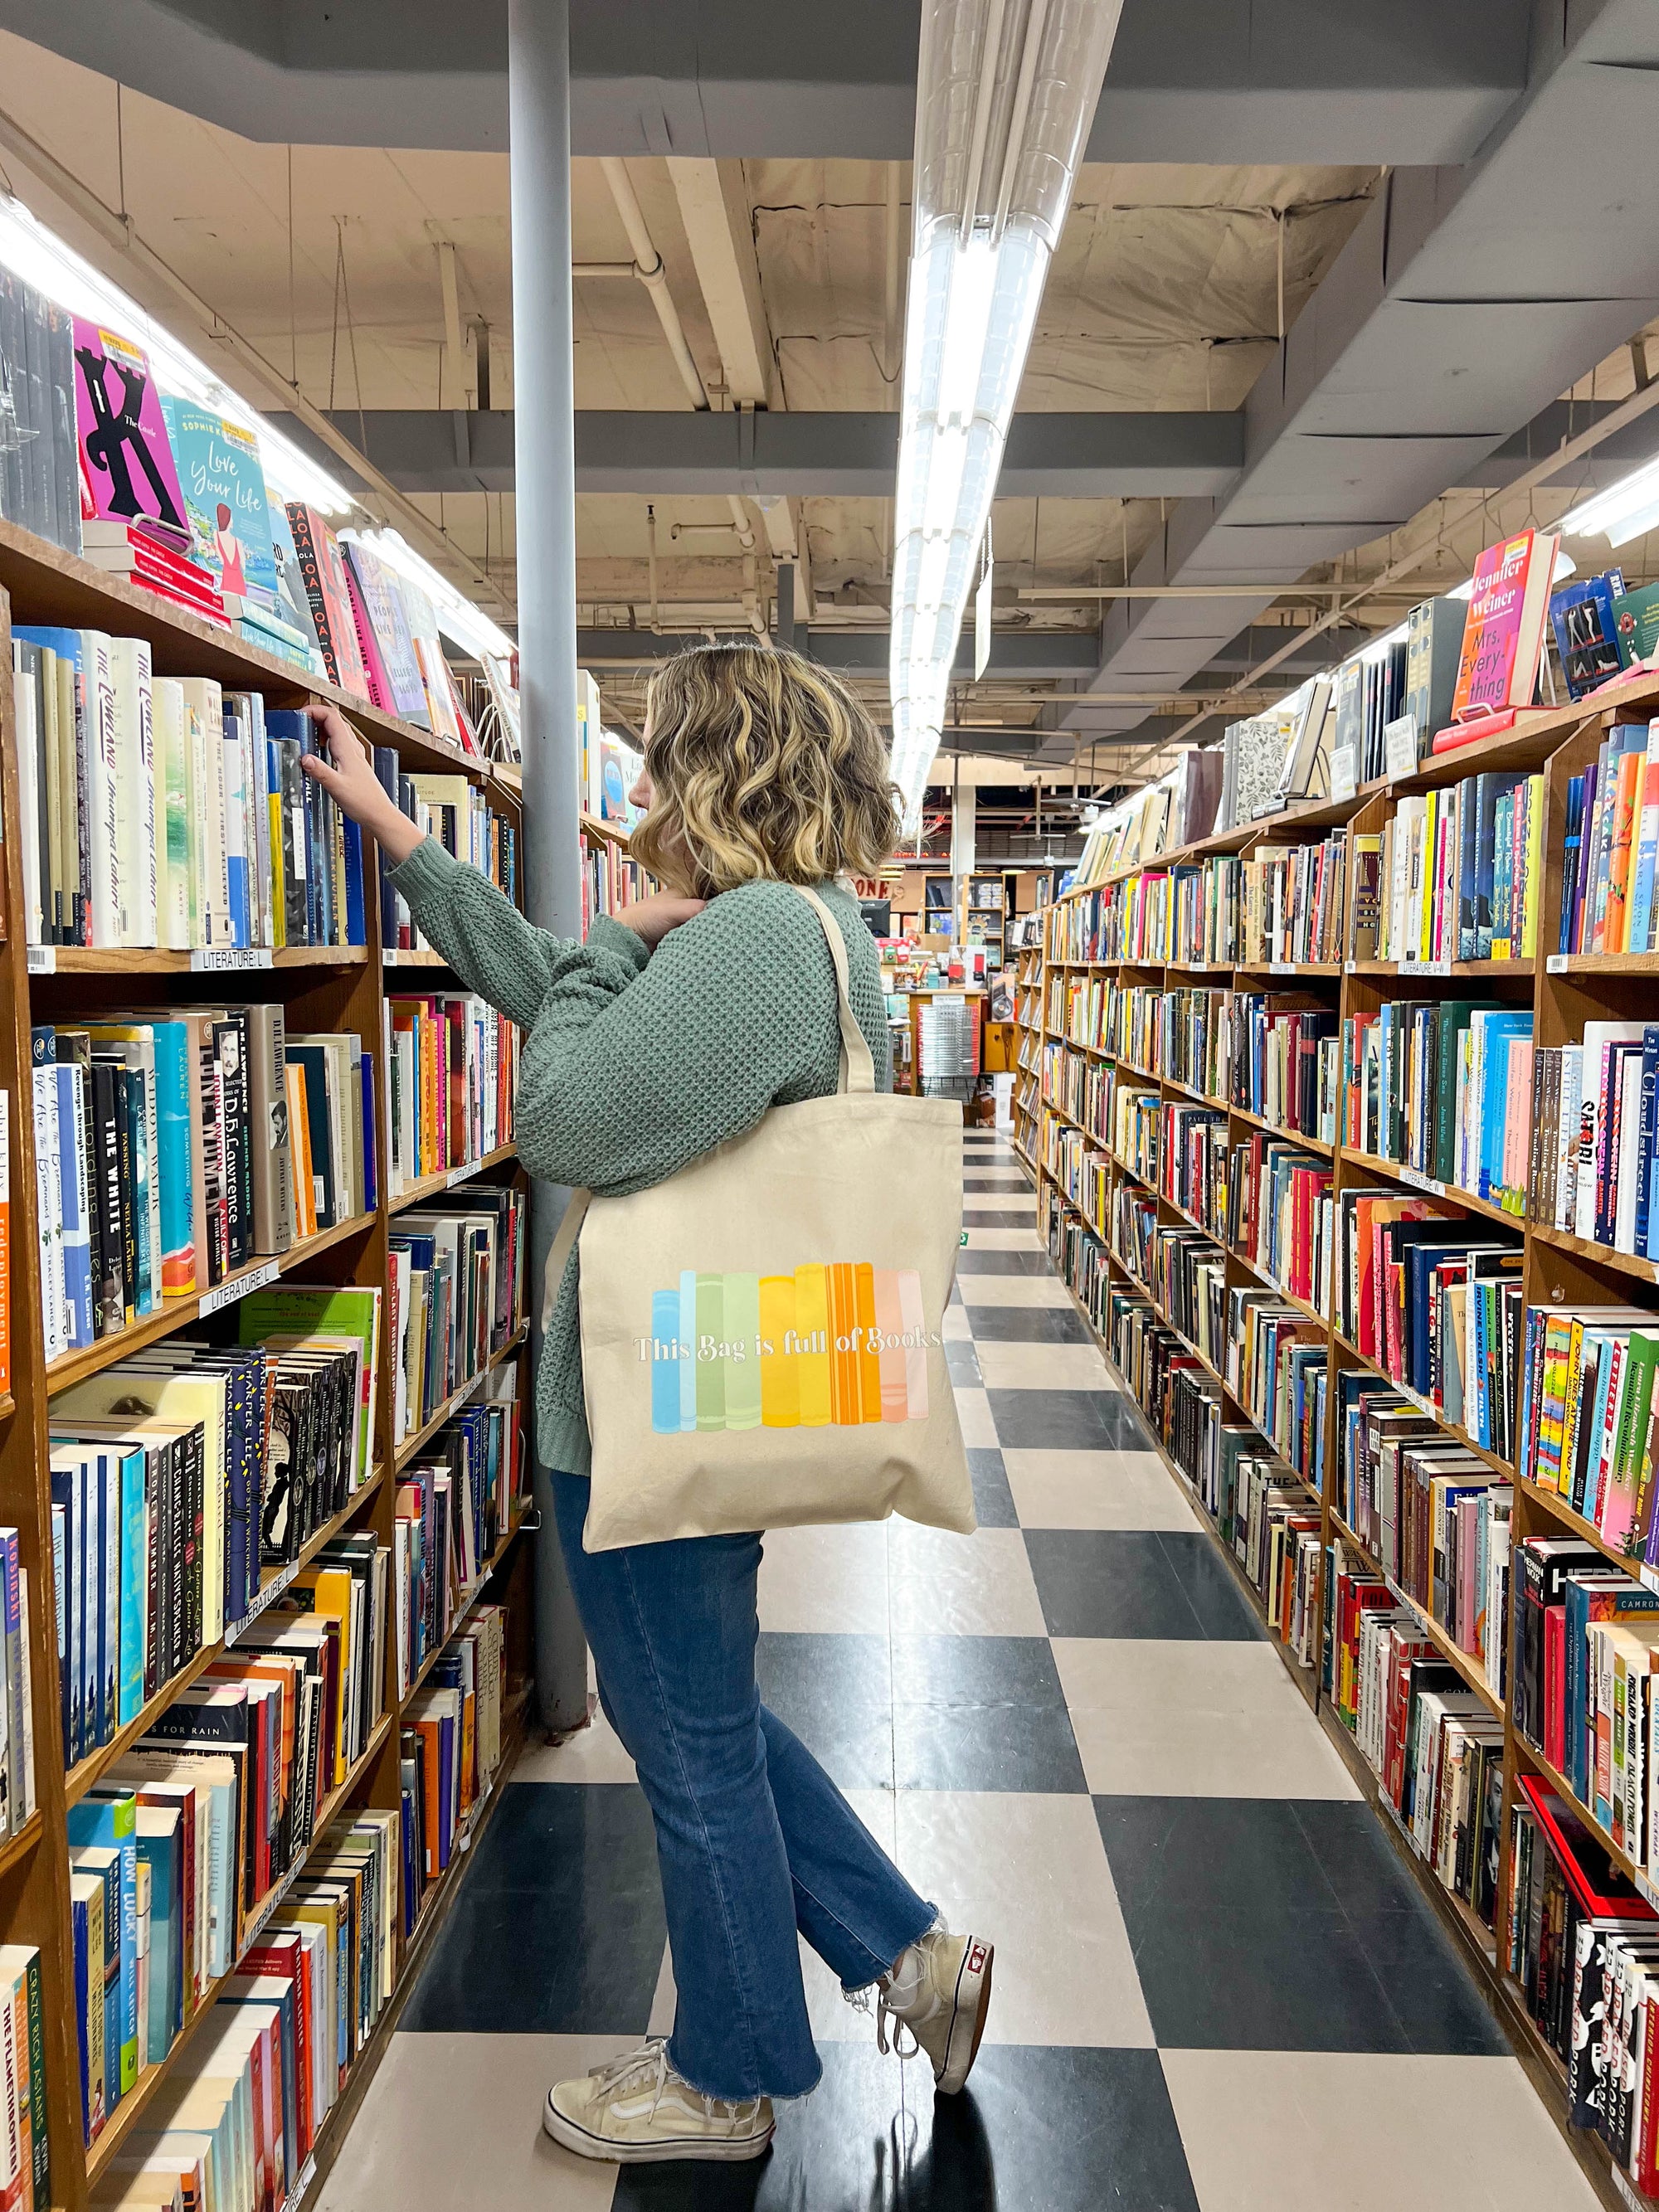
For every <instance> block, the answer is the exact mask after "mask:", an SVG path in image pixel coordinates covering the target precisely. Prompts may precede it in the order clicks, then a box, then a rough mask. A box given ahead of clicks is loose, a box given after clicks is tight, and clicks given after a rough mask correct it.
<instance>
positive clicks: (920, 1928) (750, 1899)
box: [553, 1474, 937, 2100]
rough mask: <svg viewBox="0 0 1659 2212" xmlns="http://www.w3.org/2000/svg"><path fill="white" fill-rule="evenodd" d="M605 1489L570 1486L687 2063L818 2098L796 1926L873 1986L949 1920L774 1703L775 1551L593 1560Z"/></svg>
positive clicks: (603, 1694) (694, 2074) (713, 2083)
mask: <svg viewBox="0 0 1659 2212" xmlns="http://www.w3.org/2000/svg"><path fill="white" fill-rule="evenodd" d="M587 1493H588V1485H587V1482H586V1479H585V1478H584V1477H581V1476H578V1475H570V1474H557V1475H555V1476H554V1478H553V1495H554V1500H555V1504H556V1510H557V1514H558V1523H559V1541H560V1544H561V1546H562V1548H563V1552H564V1559H565V1565H566V1567H567V1569H568V1571H569V1575H570V1581H571V1585H572V1588H573V1589H574V1591H575V1595H576V1604H577V1607H578V1608H579V1610H580V1613H581V1617H582V1626H583V1627H584V1628H585V1629H586V1632H587V1641H588V1644H589V1645H590V1647H591V1649H592V1653H593V1657H594V1661H595V1663H596V1665H597V1668H598V1670H599V1696H600V1699H602V1701H603V1703H604V1705H605V1714H606V1716H607V1717H608V1718H609V1720H610V1722H611V1726H612V1727H613V1728H614V1729H616V1731H617V1735H619V1736H620V1737H621V1739H622V1741H623V1743H624V1744H625V1745H626V1747H627V1748H628V1750H629V1753H631V1754H632V1757H633V1759H634V1764H635V1767H636V1768H637V1769H638V1771H639V1778H640V1783H641V1787H642V1789H643V1790H644V1791H645V1794H646V1797H647V1800H648V1801H649V1803H650V1806H651V1810H652V1814H653V1816H654V1818H655V1820H656V1824H657V1859H658V1863H659V1866H660V1868H661V1870H662V1889H663V1903H664V1905H665V1907H666V1910H667V1916H668V1941H669V1947H670V1949H671V1952H672V1954H673V1960H674V1980H675V1984H676V1987H677V1989H678V1995H679V2004H678V2010H677V2012H676V2014H675V2018H674V2033H673V2035H672V2036H671V2039H670V2040H669V2046H668V2055H669V2057H670V2059H671V2062H672V2063H673V2065H674V2067H675V2069H677V2071H678V2073H679V2074H680V2075H683V2076H684V2079H685V2080H686V2081H689V2082H690V2084H691V2086H692V2087H693V2088H694V2089H697V2090H700V2091H701V2092H702V2093H703V2094H704V2095H706V2096H710V2097H727V2098H732V2099H734V2100H735V2099H742V2098H748V2097H757V2096H763V2095H764V2096H772V2097H801V2096H805V2094H806V2093H807V2091H808V2090H810V2089H813V2088H816V2087H817V2081H818V2075H819V2073H820V2071H821V2069H820V2067H819V2064H818V2054H817V2050H816V2048H815V2047H814V2045H813V2042H812V2031H811V2026H810V2025H809V2023H808V2021H807V2016H806V1996H805V1990H804V1989H803V1987H802V1984H801V1974H800V1951H799V1946H798V1944H797V1942H796V1940H795V1936H796V1930H797V1929H799V1931H800V1933H801V1935H803V1936H805V1938H806V1940H807V1942H809V1943H810V1944H811V1947H812V1948H813V1949H814V1950H815V1951H816V1952H817V1954H818V1956H819V1957H820V1958H821V1959H822V1960H823V1961H824V1963H825V1965H826V1966H829V1967H830V1968H831V1969H832V1970H833V1971H834V1972H836V1974H838V1975H839V1976H840V1977H841V1980H842V1986H843V1987H844V1988H846V1989H849V1990H860V1989H864V1988H866V1987H867V1986H868V1985H869V1984H871V1983H872V1982H873V1981H876V1980H877V1979H878V1978H879V1977H880V1976H881V1975H883V1974H884V1973H885V1972H887V1971H888V1969H889V1968H890V1966H892V1964H893V1962H894V1961H895V1960H896V1958H897V1957H898V1955H899V1954H900V1952H901V1951H902V1950H903V1949H904V1948H906V1946H907V1945H908V1944H911V1943H914V1942H915V1941H916V1939H917V1938H918V1936H923V1935H925V1934H926V1933H927V1929H929V1928H931V1927H932V1926H933V1921H934V1919H935V1917H937V1915H936V1911H935V1908H934V1907H933V1905H928V1904H927V1903H925V1902H924V1901H923V1899H921V1898H920V1897H918V1896H917V1894H916V1893H915V1890H914V1889H912V1888H911V1887H910V1885H909V1883H908V1881H905V1879H904V1877H903V1875H902V1874H901V1873H900V1872H899V1870H898V1869H897V1868H896V1866H895V1865H894V1864H893V1863H892V1862H891V1860H890V1859H889V1858H888V1857H887V1855H886V1853H885V1852H884V1850H882V1848H881V1846H880V1845H879V1844H878V1843H877V1841H876V1839H875V1838H874V1837H873V1836H872V1834H871V1833H870V1832H869V1830H868V1829H867V1828H866V1826H864V1823H863V1822H862V1821H861V1820H860V1819H859V1817H858V1815H857V1814H855V1813H854V1810H853V1808H852V1807H851V1806H850V1805H849V1804H848V1802H847V1800H846V1799H845V1798H844V1797H843V1796H842V1794H841V1792H840V1790H837V1789H836V1785H835V1784H834V1783H833V1782H832V1781H831V1780H830V1779H829V1776H828V1775H827V1774H826V1773H825V1772H824V1771H823V1768H822V1767H821V1766H820V1765H818V1763H817V1759H814V1758H813V1756H812V1754H811V1752H809V1751H808V1750H807V1749H806V1747H805V1745H804V1744H802V1743H801V1742H800V1741H799V1740H798V1739H797V1738H796V1737H795V1736H794V1735H792V1734H791V1733H790V1731H789V1730H788V1729H787V1728H786V1727H785V1726H784V1724H783V1723H782V1722H781V1720H779V1719H778V1717H777V1716H776V1715H775V1713H769V1712H768V1711H767V1710H766V1708H765V1706H764V1705H762V1703H761V1701H760V1692H759V1691H758V1690H757V1687H756V1686H755V1645H756V1641H757V1637H758V1636H759V1633H760V1628H759V1622H758V1620H757V1615H756V1610H755V1579H756V1575H757V1571H758V1570H759V1567H760V1562H761V1540H760V1538H759V1537H758V1536H699V1537H692V1538H688V1539H683V1540H680V1541H676V1542H673V1543H667V1544H635V1545H630V1546H629V1547H627V1548H626V1549H624V1550H622V1551H617V1552H591V1553H590V1552H584V1551H583V1549H582V1522H584V1520H585V1519H586V1515H587Z"/></svg>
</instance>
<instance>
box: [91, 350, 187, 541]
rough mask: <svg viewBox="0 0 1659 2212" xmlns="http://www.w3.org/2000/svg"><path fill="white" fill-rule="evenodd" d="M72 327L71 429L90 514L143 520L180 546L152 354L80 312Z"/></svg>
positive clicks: (178, 499)
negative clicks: (73, 426) (73, 411)
mask: <svg viewBox="0 0 1659 2212" xmlns="http://www.w3.org/2000/svg"><path fill="white" fill-rule="evenodd" d="M74 329H75V365H76V379H75V404H76V435H77V436H78V437H79V440H80V446H81V460H82V476H83V481H84V483H86V485H87V486H88V490H89V494H90V498H91V504H92V513H93V515H94V517H95V518H96V519H98V520H111V521H116V522H119V523H122V524H134V523H142V524H143V526H144V528H145V529H146V530H147V531H148V532H149V534H150V535H151V536H153V537H155V538H159V539H161V542H162V544H166V545H170V546H172V547H173V548H174V549H175V550H179V551H184V550H186V549H187V547H188V545H189V542H190V526H189V524H188V522H187V521H186V520H185V502H184V494H183V492H182V490H181V489H180V488H179V471H178V469H177V467H176V466H175V465H174V462H173V448H172V446H171V443H170V442H169V440H168V437H167V422H166V420H165V418H164V416H163V415H162V412H161V397H160V394H159V393H158V392H157V390H156V388H155V379H154V377H153V376H152V374H151V372H150V366H149V356H148V355H147V354H146V353H145V352H144V350H143V348H142V347H141V346H137V345H135V344H134V343H132V342H131V339H129V338H126V337H123V336H122V335H121V334H120V333H119V332H118V331H108V330H104V329H102V328H100V325H98V324H96V323H94V322H89V321H88V320H87V319H85V318H84V317H83V316H81V315H77V316H76V318H75V325H74Z"/></svg>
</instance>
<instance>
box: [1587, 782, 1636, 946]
mask: <svg viewBox="0 0 1659 2212" xmlns="http://www.w3.org/2000/svg"><path fill="white" fill-rule="evenodd" d="M1646 766H1647V756H1646V754H1645V753H1642V752H1627V753H1626V754H1624V755H1623V756H1622V757H1621V758H1620V763H1619V781H1618V783H1617V784H1616V785H1615V787H1614V788H1613V853H1612V857H1611V859H1610V860H1608V862H1607V911H1606V913H1605V914H1604V915H1603V916H1602V918H1601V927H1599V928H1598V930H1597V931H1596V933H1595V935H1596V941H1595V946H1594V950H1595V951H1597V952H1622V951H1624V949H1625V945H1626V937H1627V935H1628V929H1629V916H1630V869H1631V854H1632V850H1633V848H1634V842H1635V836H1636V810H1637V804H1638V800H1639V799H1640V797H1641V790H1642V772H1643V770H1644V768H1645V767H1646Z"/></svg>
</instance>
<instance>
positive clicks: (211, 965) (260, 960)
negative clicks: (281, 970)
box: [190, 945, 270, 975]
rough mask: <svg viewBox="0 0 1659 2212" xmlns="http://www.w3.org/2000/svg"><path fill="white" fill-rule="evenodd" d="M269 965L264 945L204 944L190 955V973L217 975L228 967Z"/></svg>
mask: <svg viewBox="0 0 1659 2212" xmlns="http://www.w3.org/2000/svg"><path fill="white" fill-rule="evenodd" d="M269 967H270V947H269V946H268V945H200V946H198V947H197V950H196V951H194V952H192V953H191V956H190V972H191V975H223V974H224V973H225V972H226V971H227V970H230V969H246V968H269Z"/></svg>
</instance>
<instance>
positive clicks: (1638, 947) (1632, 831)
mask: <svg viewBox="0 0 1659 2212" xmlns="http://www.w3.org/2000/svg"><path fill="white" fill-rule="evenodd" d="M1656 858H1659V720H1656V721H1651V722H1620V723H1617V724H1615V725H1614V726H1613V728H1612V729H1611V730H1609V731H1608V732H1607V736H1606V738H1605V739H1604V740H1603V742H1602V744H1601V748H1600V750H1599V751H1598V753H1597V755H1596V757H1595V760H1594V761H1593V762H1592V763H1590V765H1589V767H1588V768H1587V769H1585V770H1584V772H1583V775H1575V776H1572V777H1571V778H1570V779H1569V781H1568V784H1567V822H1566V846H1565V866H1564V870H1563V877H1562V884H1561V933H1560V942H1559V950H1560V951H1563V952H1569V953H1572V952H1577V953H1599V954H1608V953H1619V952H1651V951H1654V950H1655V949H1656V947H1659V923H1656V918H1655V915H1654V898H1653V893H1654V867H1655V861H1656Z"/></svg>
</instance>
